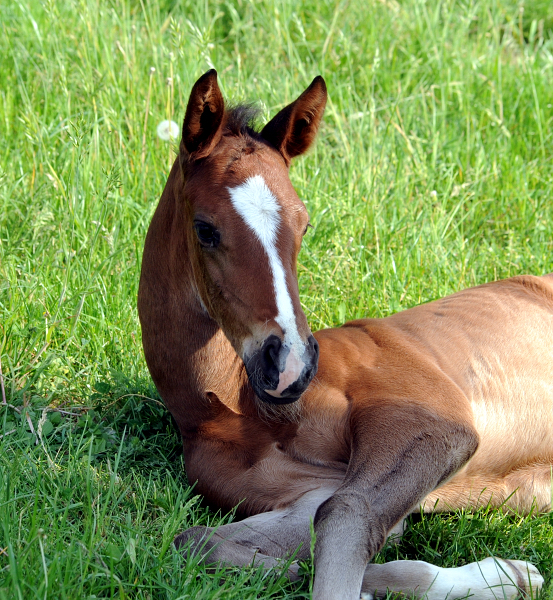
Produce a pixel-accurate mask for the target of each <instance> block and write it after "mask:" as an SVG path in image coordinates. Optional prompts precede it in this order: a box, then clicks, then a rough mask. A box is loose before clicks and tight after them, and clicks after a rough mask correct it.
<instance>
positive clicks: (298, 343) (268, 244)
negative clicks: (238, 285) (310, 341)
mask: <svg viewBox="0 0 553 600" xmlns="http://www.w3.org/2000/svg"><path fill="white" fill-rule="evenodd" d="M228 191H229V194H230V199H231V201H232V205H233V206H234V208H235V210H236V212H237V213H238V214H239V215H240V216H241V217H242V219H244V221H245V223H246V225H247V226H248V227H249V228H250V229H251V230H252V232H253V233H254V234H255V236H256V237H257V239H258V240H259V241H260V243H261V245H262V246H263V249H264V250H265V252H266V254H267V257H268V259H269V267H270V269H271V272H272V275H273V286H274V290H275V301H276V306H277V316H276V317H275V321H276V322H277V323H278V324H279V325H280V327H281V328H282V330H283V331H284V332H285V333H284V342H283V345H284V346H287V347H288V348H290V354H289V355H288V357H287V359H286V366H285V368H284V371H283V372H282V373H281V375H280V377H279V384H278V387H277V389H276V390H266V391H267V392H268V393H269V394H271V393H272V394H273V395H276V396H279V395H280V394H281V392H283V391H284V390H285V389H286V388H287V387H288V386H289V385H290V384H291V383H294V381H296V379H297V378H298V377H299V376H300V374H301V372H302V370H303V367H304V362H303V361H302V360H301V357H302V355H303V353H304V349H305V344H304V343H303V342H302V340H301V336H300V334H299V332H298V327H297V325H296V315H295V314H294V306H293V304H292V299H291V298H290V294H289V292H288V286H287V285H286V273H285V271H284V267H283V266H282V261H281V260H280V256H279V255H278V249H277V246H276V242H277V234H278V230H279V227H280V222H281V219H280V215H279V213H280V210H281V209H280V205H279V203H278V202H277V199H276V198H275V196H274V194H273V193H272V192H271V190H270V189H269V188H268V187H267V184H266V183H265V181H264V179H263V177H261V175H255V176H254V177H249V178H248V179H246V181H245V182H244V183H243V184H242V185H239V186H237V187H235V188H228Z"/></svg>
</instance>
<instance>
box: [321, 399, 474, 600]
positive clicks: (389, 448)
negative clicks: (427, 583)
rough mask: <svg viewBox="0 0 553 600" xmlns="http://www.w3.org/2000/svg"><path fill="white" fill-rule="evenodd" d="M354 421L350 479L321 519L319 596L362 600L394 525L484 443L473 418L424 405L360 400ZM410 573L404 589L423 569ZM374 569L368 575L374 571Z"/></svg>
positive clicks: (329, 599) (326, 505)
mask: <svg viewBox="0 0 553 600" xmlns="http://www.w3.org/2000/svg"><path fill="white" fill-rule="evenodd" d="M350 423H351V434H352V453H351V458H350V463H349V467H348V471H347V473H346V477H345V480H344V483H343V484H342V485H341V486H340V488H339V489H338V490H337V491H336V492H335V493H334V494H333V495H332V496H331V497H330V498H329V499H328V500H326V501H325V502H324V503H323V504H322V505H321V506H320V507H319V509H318V510H317V514H316V517H315V532H316V534H317V543H316V546H315V584H314V589H313V598H314V599H315V600H358V599H359V595H360V592H361V589H362V585H363V583H364V574H365V569H366V567H367V563H368V562H369V560H370V559H371V558H372V557H373V555H374V554H375V553H376V552H377V551H378V550H379V549H380V548H381V547H382V546H383V544H384V542H385V540H386V536H387V534H388V532H389V531H390V529H391V528H392V527H393V526H394V525H396V524H397V523H398V522H399V521H400V520H401V519H402V518H403V517H405V516H406V515H407V514H409V513H410V512H411V511H412V510H413V508H415V507H416V506H418V505H419V504H420V502H421V501H422V500H423V499H424V497H425V496H426V495H427V494H428V493H430V492H431V491H432V490H434V489H435V488H436V487H437V486H438V485H440V484H441V483H442V482H443V481H445V480H446V479H448V478H449V477H450V476H451V475H452V474H453V473H454V472H455V471H456V470H458V469H459V468H460V467H461V466H462V465H463V464H464V463H465V462H466V461H467V460H468V459H469V458H470V457H471V456H472V454H473V453H474V452H475V450H476V447H477V445H478V436H477V434H476V433H475V432H474V430H473V429H472V428H471V425H470V423H469V422H467V420H465V421H463V420H462V419H461V418H459V419H456V420H452V419H451V418H449V419H448V418H444V417H440V416H439V415H438V414H437V413H436V412H435V411H431V410H428V409H426V408H425V407H424V406H423V405H421V404H420V403H412V404H411V403H408V402H386V401H379V402H373V403H371V404H370V405H368V406H364V407H361V408H358V407H355V406H354V407H353V409H352V415H351V421H350ZM411 565H412V566H413V563H411ZM384 566H386V565H384ZM421 571H422V569H419V572H421ZM409 573H411V574H412V577H411V579H410V578H409V577H407V576H406V577H404V578H403V579H401V581H400V583H401V585H402V586H403V588H404V589H406V590H407V589H413V588H414V587H416V586H417V585H418V583H417V578H416V576H417V568H416V567H414V568H410V569H409ZM368 574H369V579H370V569H369V570H368ZM365 583H367V584H369V582H368V581H367V578H365ZM369 588H370V585H369ZM369 588H366V589H368V591H371V590H370V589H369ZM373 590H374V588H373ZM398 591H401V590H398Z"/></svg>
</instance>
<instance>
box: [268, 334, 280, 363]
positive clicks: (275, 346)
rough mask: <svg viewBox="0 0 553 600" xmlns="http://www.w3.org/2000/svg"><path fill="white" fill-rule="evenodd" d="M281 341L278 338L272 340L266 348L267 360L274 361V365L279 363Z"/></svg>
mask: <svg viewBox="0 0 553 600" xmlns="http://www.w3.org/2000/svg"><path fill="white" fill-rule="evenodd" d="M280 346H281V342H280V340H279V339H278V338H276V340H275V341H273V342H271V343H270V344H269V345H268V346H267V348H266V349H265V354H266V357H267V362H272V364H273V365H277V363H278V353H279V351H280Z"/></svg>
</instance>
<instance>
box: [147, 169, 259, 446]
mask: <svg viewBox="0 0 553 600" xmlns="http://www.w3.org/2000/svg"><path fill="white" fill-rule="evenodd" d="M182 189H183V175H182V173H181V171H180V167H179V165H178V161H176V162H175V165H174V166H173V169H172V171H171V174H170V176H169V179H168V182H167V185H166V188H165V190H164V193H163V196H162V198H161V201H160V203H159V206H158V208H157V210H156V213H155V215H154V217H153V219H152V223H151V226H150V230H149V232H148V237H147V240H146V246H145V250H144V262H143V267H142V280H143V281H141V287H142V286H143V285H144V287H146V286H147V285H148V284H149V288H150V290H149V294H145V296H147V297H148V299H150V298H151V297H153V301H150V302H149V304H148V306H147V307H142V311H141V312H143V313H144V312H145V311H146V310H147V311H148V312H150V313H151V316H150V317H149V318H148V319H144V323H143V327H144V326H145V325H146V326H148V325H150V326H151V324H152V323H155V322H157V328H158V331H167V321H169V322H170V323H171V324H172V325H171V328H170V330H169V336H168V337H169V339H159V343H158V344H156V347H155V348H152V349H151V351H150V352H149V353H148V352H147V358H148V365H149V367H150V371H151V372H152V375H154V379H155V380H156V385H157V387H158V389H159V390H160V393H161V394H162V397H163V398H164V400H165V402H166V404H167V406H168V408H169V410H170V411H171V412H172V413H173V414H174V415H178V416H176V417H175V418H176V419H177V421H178V424H179V426H180V427H181V432H183V427H185V428H186V429H188V430H194V429H196V428H197V427H199V426H200V425H201V423H202V422H205V421H207V420H210V419H213V418H216V417H217V415H218V414H220V412H221V411H225V410H231V411H232V412H234V413H239V414H244V415H249V414H252V415H253V414H254V413H255V410H256V409H255V398H254V394H253V390H252V389H251V387H250V385H249V383H248V380H247V375H246V372H245V368H244V364H243V362H242V360H241V359H240V357H239V356H238V355H237V354H236V352H235V351H234V349H233V347H232V346H231V344H230V342H229V341H228V339H227V338H226V336H225V335H224V333H223V331H222V330H221V328H220V327H219V325H218V324H217V323H216V322H215V321H214V320H213V319H212V318H211V317H210V316H209V314H208V312H207V310H206V309H205V307H204V306H203V304H202V301H201V300H200V296H199V293H198V291H197V287H196V284H195V281H194V274H193V268H192V264H191V257H190V255H189V249H188V244H187V240H186V232H187V229H189V224H188V223H187V219H189V216H188V215H187V211H186V206H185V202H184V199H183V198H182ZM145 350H146V347H145ZM162 352H169V353H170V355H171V356H170V357H167V356H165V357H160V356H158V355H159V354H161V353H162ZM148 354H149V356H148ZM168 358H169V360H167V359H168ZM167 364H170V365H172V366H174V368H175V372H167V371H166V365H167ZM158 365H159V369H157V370H156V366H158ZM156 373H157V375H158V376H157V377H156V375H155V374H156ZM183 435H184V432H183Z"/></svg>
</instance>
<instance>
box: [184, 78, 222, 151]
mask: <svg viewBox="0 0 553 600" xmlns="http://www.w3.org/2000/svg"><path fill="white" fill-rule="evenodd" d="M224 114H225V102H224V100H223V95H222V94H221V90H220V89H219V85H218V84H217V71H216V70H215V69H211V70H210V71H208V72H207V73H204V74H203V75H202V76H201V77H200V78H199V79H198V81H196V83H195V84H194V87H193V88H192V92H191V93H190V99H189V100H188V106H187V107H186V115H185V117H184V123H183V125H182V141H181V150H185V151H186V152H188V154H193V153H194V158H204V157H205V156H207V155H208V154H209V153H210V152H211V150H212V149H213V147H214V146H215V145H216V144H217V142H218V141H219V139H220V138H221V123H222V122H223V115H224Z"/></svg>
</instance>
